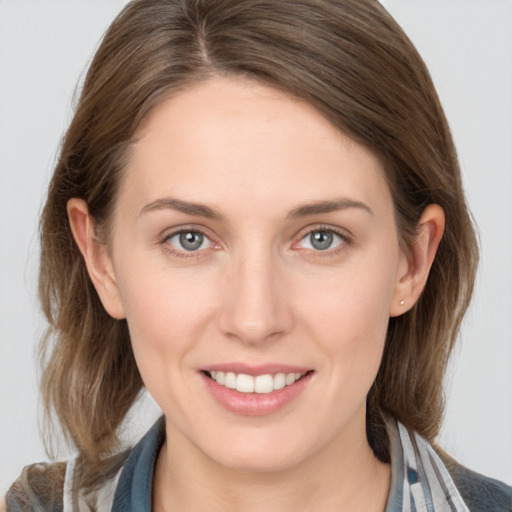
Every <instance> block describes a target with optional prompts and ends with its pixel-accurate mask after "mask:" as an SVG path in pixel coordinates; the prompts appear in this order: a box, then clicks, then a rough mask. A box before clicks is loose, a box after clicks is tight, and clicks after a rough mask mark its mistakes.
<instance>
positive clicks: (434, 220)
mask: <svg viewBox="0 0 512 512" xmlns="http://www.w3.org/2000/svg"><path fill="white" fill-rule="evenodd" d="M444 225H445V216H444V211H443V209H442V208H441V207H440V206H439V205H437V204H431V205H429V206H427V207H426V208H425V210H424V211H423V214H422V216H421V218H420V220H419V222H418V235H417V237H416V239H415V240H414V242H413V243H412V244H411V246H410V248H409V249H410V255H409V257H407V256H406V255H405V254H403V255H402V261H401V263H400V268H399V272H398V281H397V284H396V287H395V292H394V294H393V299H392V303H391V308H390V311H389V315H390V316H399V315H401V314H403V313H405V312H406V311H408V310H409V309H411V308H412V307H413V306H414V304H416V302H417V300H418V299H419V297H420V295H421V292H422V291H423V289H424V288H425V284H426V282H427V278H428V274H429V272H430V267H431V266H432V262H433V261H434V257H435V255H436V252H437V248H438V247H439V243H440V242H441V238H442V237H443V233H444Z"/></svg>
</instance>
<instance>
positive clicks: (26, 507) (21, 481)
mask: <svg viewBox="0 0 512 512" xmlns="http://www.w3.org/2000/svg"><path fill="white" fill-rule="evenodd" d="M65 476H66V463H65V462H57V463H53V464H49V463H44V464H33V465H31V466H27V467H25V468H24V469H23V471H22V473H21V476H20V477H19V478H18V480H16V481H15V482H14V483H13V484H12V486H11V487H10V489H9V491H7V495H6V497H5V505H6V511H7V512H23V511H33V510H41V511H46V510H48V511H50V510H51V511H55V512H60V511H62V510H63V489H64V480H65Z"/></svg>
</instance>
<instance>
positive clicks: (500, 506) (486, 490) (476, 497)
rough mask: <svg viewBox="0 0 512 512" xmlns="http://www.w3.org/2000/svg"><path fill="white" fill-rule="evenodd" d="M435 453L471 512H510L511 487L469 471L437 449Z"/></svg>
mask: <svg viewBox="0 0 512 512" xmlns="http://www.w3.org/2000/svg"><path fill="white" fill-rule="evenodd" d="M436 452H437V454H438V455H439V457H440V458H441V460H442V461H443V463H444V465H445V466H446V469H447V470H448V472H449V473H450V476H451V477H452V480H453V482H454V484H455V486H456V487H457V489H458V491H459V493H460V495H461V496H462V499H463V500H464V501H465V503H466V504H467V506H468V508H469V510H470V511H471V512H511V511H512V487H510V486H508V485H507V484H505V483H503V482H500V481H499V480H495V479H493V478H489V477H486V476H483V475H481V474H479V473H476V472H475V471H471V470H470V469H468V468H466V467H465V466H463V465H462V464H459V463H458V462H457V461H456V460H455V459H453V458H452V457H451V456H450V455H448V454H447V453H446V452H444V451H443V450H441V449H439V448H438V447H436Z"/></svg>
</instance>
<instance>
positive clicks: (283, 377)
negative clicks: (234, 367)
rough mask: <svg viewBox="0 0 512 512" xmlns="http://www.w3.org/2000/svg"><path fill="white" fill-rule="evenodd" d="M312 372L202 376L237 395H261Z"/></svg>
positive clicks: (218, 373)
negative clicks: (236, 392)
mask: <svg viewBox="0 0 512 512" xmlns="http://www.w3.org/2000/svg"><path fill="white" fill-rule="evenodd" d="M312 372H313V370H309V371H306V372H288V373H284V372H279V373H274V374H272V373H266V374H263V375H248V374H246V373H235V372H224V371H214V370H212V371H208V370H203V373H204V375H206V376H207V377H208V378H210V379H211V380H213V381H215V382H216V383H217V384H219V385H220V386H223V387H225V388H227V389H233V390H236V391H238V392H239V393H257V394H262V395H264V394H269V393H272V392H274V391H277V390H280V389H283V388H286V387H288V386H291V385H292V384H295V383H296V382H297V381H299V380H301V379H303V378H304V377H306V376H307V375H309V374H311V373H312Z"/></svg>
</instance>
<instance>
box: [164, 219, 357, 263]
mask: <svg viewBox="0 0 512 512" xmlns="http://www.w3.org/2000/svg"><path fill="white" fill-rule="evenodd" d="M319 232H323V233H331V234H334V235H336V236H338V237H340V238H341V242H340V244H339V245H337V246H336V247H335V248H334V249H325V250H323V251H322V250H314V249H305V250H306V251H308V252H309V253H310V254H309V256H311V257H319V258H325V257H329V256H335V255H338V254H340V253H342V252H343V251H345V250H346V249H347V247H348V246H349V245H350V244H351V243H352V239H351V237H349V236H348V235H347V234H346V233H345V232H342V231H341V230H337V229H335V228H332V227H328V226H315V228H313V229H310V230H309V231H307V232H306V233H304V234H302V235H301V236H300V238H299V240H298V241H297V242H294V243H293V244H292V246H291V247H292V248H296V247H297V245H298V244H300V242H302V241H303V240H304V239H305V238H307V237H308V236H311V235H312V234H313V233H319ZM182 233H195V234H199V235H201V236H203V237H204V238H205V239H207V240H209V241H210V243H211V244H213V246H216V247H220V244H219V243H218V242H216V241H214V240H212V237H211V236H209V235H207V234H206V233H205V232H204V231H202V230H201V229H197V228H190V229H187V228H184V229H179V230H177V231H173V232H172V233H166V234H164V235H163V236H161V237H160V239H159V240H158V244H159V245H161V246H162V247H163V249H164V250H165V251H166V252H167V253H168V254H170V255H172V256H174V257H178V258H186V259H190V258H195V259H197V258H199V257H200V253H201V252H203V251H204V250H205V249H200V250H195V251H185V250H183V251H179V250H176V249H175V248H174V247H173V246H171V245H170V244H169V241H170V240H171V239H172V238H173V237H175V236H176V235H180V234H182Z"/></svg>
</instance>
